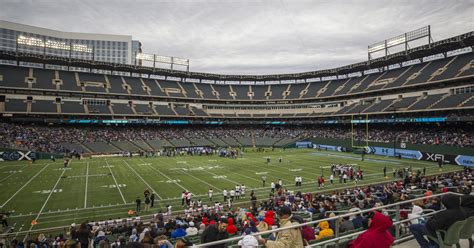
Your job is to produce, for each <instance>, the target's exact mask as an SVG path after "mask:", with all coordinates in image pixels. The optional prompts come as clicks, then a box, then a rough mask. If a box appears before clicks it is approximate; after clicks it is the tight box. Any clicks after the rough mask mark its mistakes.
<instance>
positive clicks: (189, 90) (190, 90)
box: [181, 82, 201, 99]
mask: <svg viewBox="0 0 474 248" xmlns="http://www.w3.org/2000/svg"><path fill="white" fill-rule="evenodd" d="M181 86H182V87H183V89H184V91H186V95H187V96H188V98H197V99H200V98H201V96H200V95H198V94H197V93H196V88H195V87H194V85H193V83H186V82H185V83H181Z"/></svg>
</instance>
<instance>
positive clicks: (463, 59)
mask: <svg viewBox="0 0 474 248" xmlns="http://www.w3.org/2000/svg"><path fill="white" fill-rule="evenodd" d="M473 55H474V53H472V52H471V53H468V54H461V55H458V56H457V57H456V59H455V60H454V61H453V62H451V64H449V66H448V68H447V69H446V70H445V71H444V72H443V73H441V74H440V75H438V76H436V77H434V78H433V81H436V80H444V79H451V78H454V77H456V75H457V74H458V73H459V72H460V71H461V69H462V68H463V67H464V66H466V64H468V63H470V62H471V60H472V59H473ZM448 59H449V58H448Z"/></svg>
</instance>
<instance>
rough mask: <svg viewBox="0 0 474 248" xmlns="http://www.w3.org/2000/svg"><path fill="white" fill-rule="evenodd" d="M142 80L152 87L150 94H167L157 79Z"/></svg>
mask: <svg viewBox="0 0 474 248" xmlns="http://www.w3.org/2000/svg"><path fill="white" fill-rule="evenodd" d="M142 81H143V82H144V83H145V85H146V86H148V88H149V89H150V94H151V95H152V96H166V94H165V93H164V92H163V91H162V90H161V89H160V87H159V86H158V84H157V83H156V80H155V79H150V78H142Z"/></svg>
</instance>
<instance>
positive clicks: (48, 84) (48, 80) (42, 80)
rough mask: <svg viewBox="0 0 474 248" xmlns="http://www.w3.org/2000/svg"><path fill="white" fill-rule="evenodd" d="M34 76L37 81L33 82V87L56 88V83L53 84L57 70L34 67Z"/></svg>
mask: <svg viewBox="0 0 474 248" xmlns="http://www.w3.org/2000/svg"><path fill="white" fill-rule="evenodd" d="M33 76H34V77H35V78H36V83H35V84H33V88H37V89H56V85H55V84H53V78H54V76H55V71H53V70H42V69H34V70H33Z"/></svg>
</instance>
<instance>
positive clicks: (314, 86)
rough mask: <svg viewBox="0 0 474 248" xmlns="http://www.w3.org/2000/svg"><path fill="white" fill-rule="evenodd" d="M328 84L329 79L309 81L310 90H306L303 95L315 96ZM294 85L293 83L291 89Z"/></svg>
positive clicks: (305, 96) (307, 96)
mask: <svg viewBox="0 0 474 248" xmlns="http://www.w3.org/2000/svg"><path fill="white" fill-rule="evenodd" d="M326 84H328V82H327V81H325V82H312V83H309V87H308V91H307V92H306V94H304V95H303V97H302V98H315V97H316V95H317V94H318V92H319V90H320V89H322V88H323V87H324V86H325V85H326ZM293 86H294V85H291V88H290V91H291V89H292V88H293ZM286 99H289V98H288V97H287V98H286ZM290 99H293V98H290Z"/></svg>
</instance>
